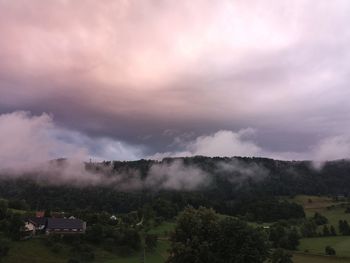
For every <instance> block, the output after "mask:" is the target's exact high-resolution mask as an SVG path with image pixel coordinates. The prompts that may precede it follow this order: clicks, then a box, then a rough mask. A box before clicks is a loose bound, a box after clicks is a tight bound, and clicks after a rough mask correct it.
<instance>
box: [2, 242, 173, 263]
mask: <svg viewBox="0 0 350 263" xmlns="http://www.w3.org/2000/svg"><path fill="white" fill-rule="evenodd" d="M168 248H169V243H168V242H167V241H165V240H160V241H159V242H158V246H157V248H156V249H155V251H153V252H146V262H152V263H153V262H154V263H164V262H165V260H166V258H167V257H168V253H167V250H168ZM69 250H70V248H69V247H68V246H65V245H63V249H62V251H60V252H59V253H54V252H52V251H51V250H50V248H48V247H47V246H45V244H44V243H43V240H41V239H32V240H26V241H19V242H13V243H12V245H11V249H10V252H9V255H8V256H7V257H5V258H4V260H3V261H2V263H19V262H23V263H66V262H67V261H68V259H69V258H71V255H70V253H69ZM94 253H95V260H94V261H93V262H95V263H139V262H140V259H141V255H142V253H141V252H139V253H135V254H134V255H131V256H128V257H120V256H117V255H115V254H113V253H110V252H107V251H105V250H102V249H99V248H95V249H94Z"/></svg>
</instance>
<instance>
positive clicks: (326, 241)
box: [299, 236, 350, 258]
mask: <svg viewBox="0 0 350 263" xmlns="http://www.w3.org/2000/svg"><path fill="white" fill-rule="evenodd" d="M326 246H331V247H333V248H334V249H335V251H336V252H337V255H338V256H341V257H349V258H350V236H336V237H313V238H303V239H301V240H300V246H299V250H300V251H302V252H304V251H306V250H308V251H309V253H312V254H323V255H324V249H325V247H326Z"/></svg>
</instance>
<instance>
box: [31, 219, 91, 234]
mask: <svg viewBox="0 0 350 263" xmlns="http://www.w3.org/2000/svg"><path fill="white" fill-rule="evenodd" d="M85 230H86V222H84V221H82V220H80V219H76V218H74V217H71V218H48V217H29V218H27V219H26V220H25V232H27V233H29V234H30V235H36V234H38V233H39V231H42V233H46V234H47V235H49V234H53V233H56V234H83V233H85Z"/></svg>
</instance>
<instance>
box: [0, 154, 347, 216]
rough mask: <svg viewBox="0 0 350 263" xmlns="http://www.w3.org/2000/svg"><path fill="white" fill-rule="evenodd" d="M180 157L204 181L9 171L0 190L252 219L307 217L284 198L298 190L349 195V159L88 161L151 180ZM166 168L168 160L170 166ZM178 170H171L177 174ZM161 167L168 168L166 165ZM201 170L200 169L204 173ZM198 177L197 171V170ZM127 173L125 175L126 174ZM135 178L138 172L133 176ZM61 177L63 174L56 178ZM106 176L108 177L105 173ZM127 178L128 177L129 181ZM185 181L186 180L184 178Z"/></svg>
mask: <svg viewBox="0 0 350 263" xmlns="http://www.w3.org/2000/svg"><path fill="white" fill-rule="evenodd" d="M179 161H181V165H182V168H181V169H182V170H181V171H180V173H182V174H184V175H185V176H187V174H186V172H187V170H186V169H187V168H188V171H189V174H188V177H190V176H191V172H193V169H196V171H197V174H198V171H199V173H203V174H205V175H206V177H205V183H199V184H197V185H195V186H194V187H192V188H186V187H183V188H181V187H177V188H176V189H175V188H169V187H168V188H166V187H162V185H157V184H155V185H152V186H151V187H147V185H146V186H145V187H139V188H136V189H126V188H125V183H124V187H123V188H121V187H119V184H118V183H115V184H107V185H87V186H84V187H79V186H76V185H74V186H72V185H69V184H63V185H62V184H60V185H54V184H46V183H43V182H40V181H38V180H35V179H33V178H31V177H16V178H15V179H14V178H13V179H11V178H9V177H4V178H6V179H4V178H3V179H2V180H1V183H0V193H1V195H2V197H3V198H6V199H9V200H26V202H27V204H28V205H29V206H30V208H31V209H52V210H65V211H70V210H76V209H85V210H93V211H108V212H111V213H127V212H130V211H136V210H138V209H140V208H142V207H144V206H145V205H149V206H151V207H152V208H153V209H154V211H156V213H157V215H158V216H160V217H163V218H172V217H173V216H174V215H176V214H178V212H179V211H182V210H183V209H184V208H185V207H186V206H188V205H191V206H193V207H199V206H205V207H211V208H214V209H215V210H216V211H218V212H219V213H223V214H228V215H240V216H243V217H245V219H247V220H255V221H267V222H268V221H274V220H276V219H288V218H293V217H296V218H300V217H304V212H303V210H302V209H301V207H300V206H298V205H296V204H293V203H288V202H283V201H280V200H279V199H278V198H277V197H279V196H293V195H296V194H310V195H344V196H347V195H348V189H350V180H348V175H349V174H350V162H349V161H345V160H340V161H333V162H327V163H325V164H324V165H323V167H322V168H321V169H316V168H314V167H313V165H312V163H311V162H308V161H277V160H272V159H266V158H240V157H235V158H219V157H215V158H209V157H202V156H197V157H191V158H166V159H163V160H162V161H153V160H139V161H131V162H119V161H114V162H102V163H87V164H86V169H87V170H88V171H90V172H94V173H101V172H105V171H106V167H108V168H109V169H110V170H108V171H109V172H108V177H106V178H109V179H110V178H113V177H118V176H120V175H121V174H123V176H124V177H125V178H127V175H128V174H133V176H134V177H135V171H137V173H136V176H138V178H137V180H139V181H140V182H145V181H147V178H148V177H150V173H151V172H152V169H153V167H154V165H155V164H156V165H158V166H159V165H171V164H173V163H175V162H179ZM165 167H166V168H167V167H168V166H165ZM176 172H177V171H175V172H174V174H171V176H173V177H174V178H176V176H177V174H176ZM158 173H167V170H166V169H163V170H160V172H158ZM200 176H201V175H200ZM197 177H198V175H197ZM125 178H124V179H125ZM134 179H135V178H134ZM57 180H59V178H58V179H57ZM106 180H107V179H106ZM127 182H128V181H127ZM185 183H186V181H185Z"/></svg>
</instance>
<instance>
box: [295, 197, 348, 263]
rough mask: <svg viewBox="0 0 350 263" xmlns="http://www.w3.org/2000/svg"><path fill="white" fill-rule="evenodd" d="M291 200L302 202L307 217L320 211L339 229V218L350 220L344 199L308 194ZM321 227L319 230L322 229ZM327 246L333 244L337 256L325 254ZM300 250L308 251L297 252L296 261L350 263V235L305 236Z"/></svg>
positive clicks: (296, 262)
mask: <svg viewBox="0 0 350 263" xmlns="http://www.w3.org/2000/svg"><path fill="white" fill-rule="evenodd" d="M289 201H293V202H296V203H298V204H301V205H302V206H303V207H304V210H305V213H306V216H307V217H312V216H313V215H314V213H315V212H319V213H321V214H322V215H324V216H325V217H327V219H328V221H329V225H333V226H334V227H335V229H336V230H338V222H339V220H348V222H350V214H347V213H345V207H344V205H345V204H346V203H345V202H344V201H335V200H333V199H332V198H330V197H326V196H307V195H299V196H296V197H294V198H293V199H289ZM321 229H322V227H320V229H319V231H321ZM326 246H331V247H333V248H334V249H335V250H336V253H337V256H336V257H332V256H325V255H324V253H325V252H324V250H325V247H326ZM299 251H300V252H304V251H308V253H295V254H294V257H293V261H294V262H295V263H309V262H310V263H313V262H319V263H323V262H324V263H332V262H349V263H350V236H336V237H315V238H303V239H301V240H300V246H299Z"/></svg>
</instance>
